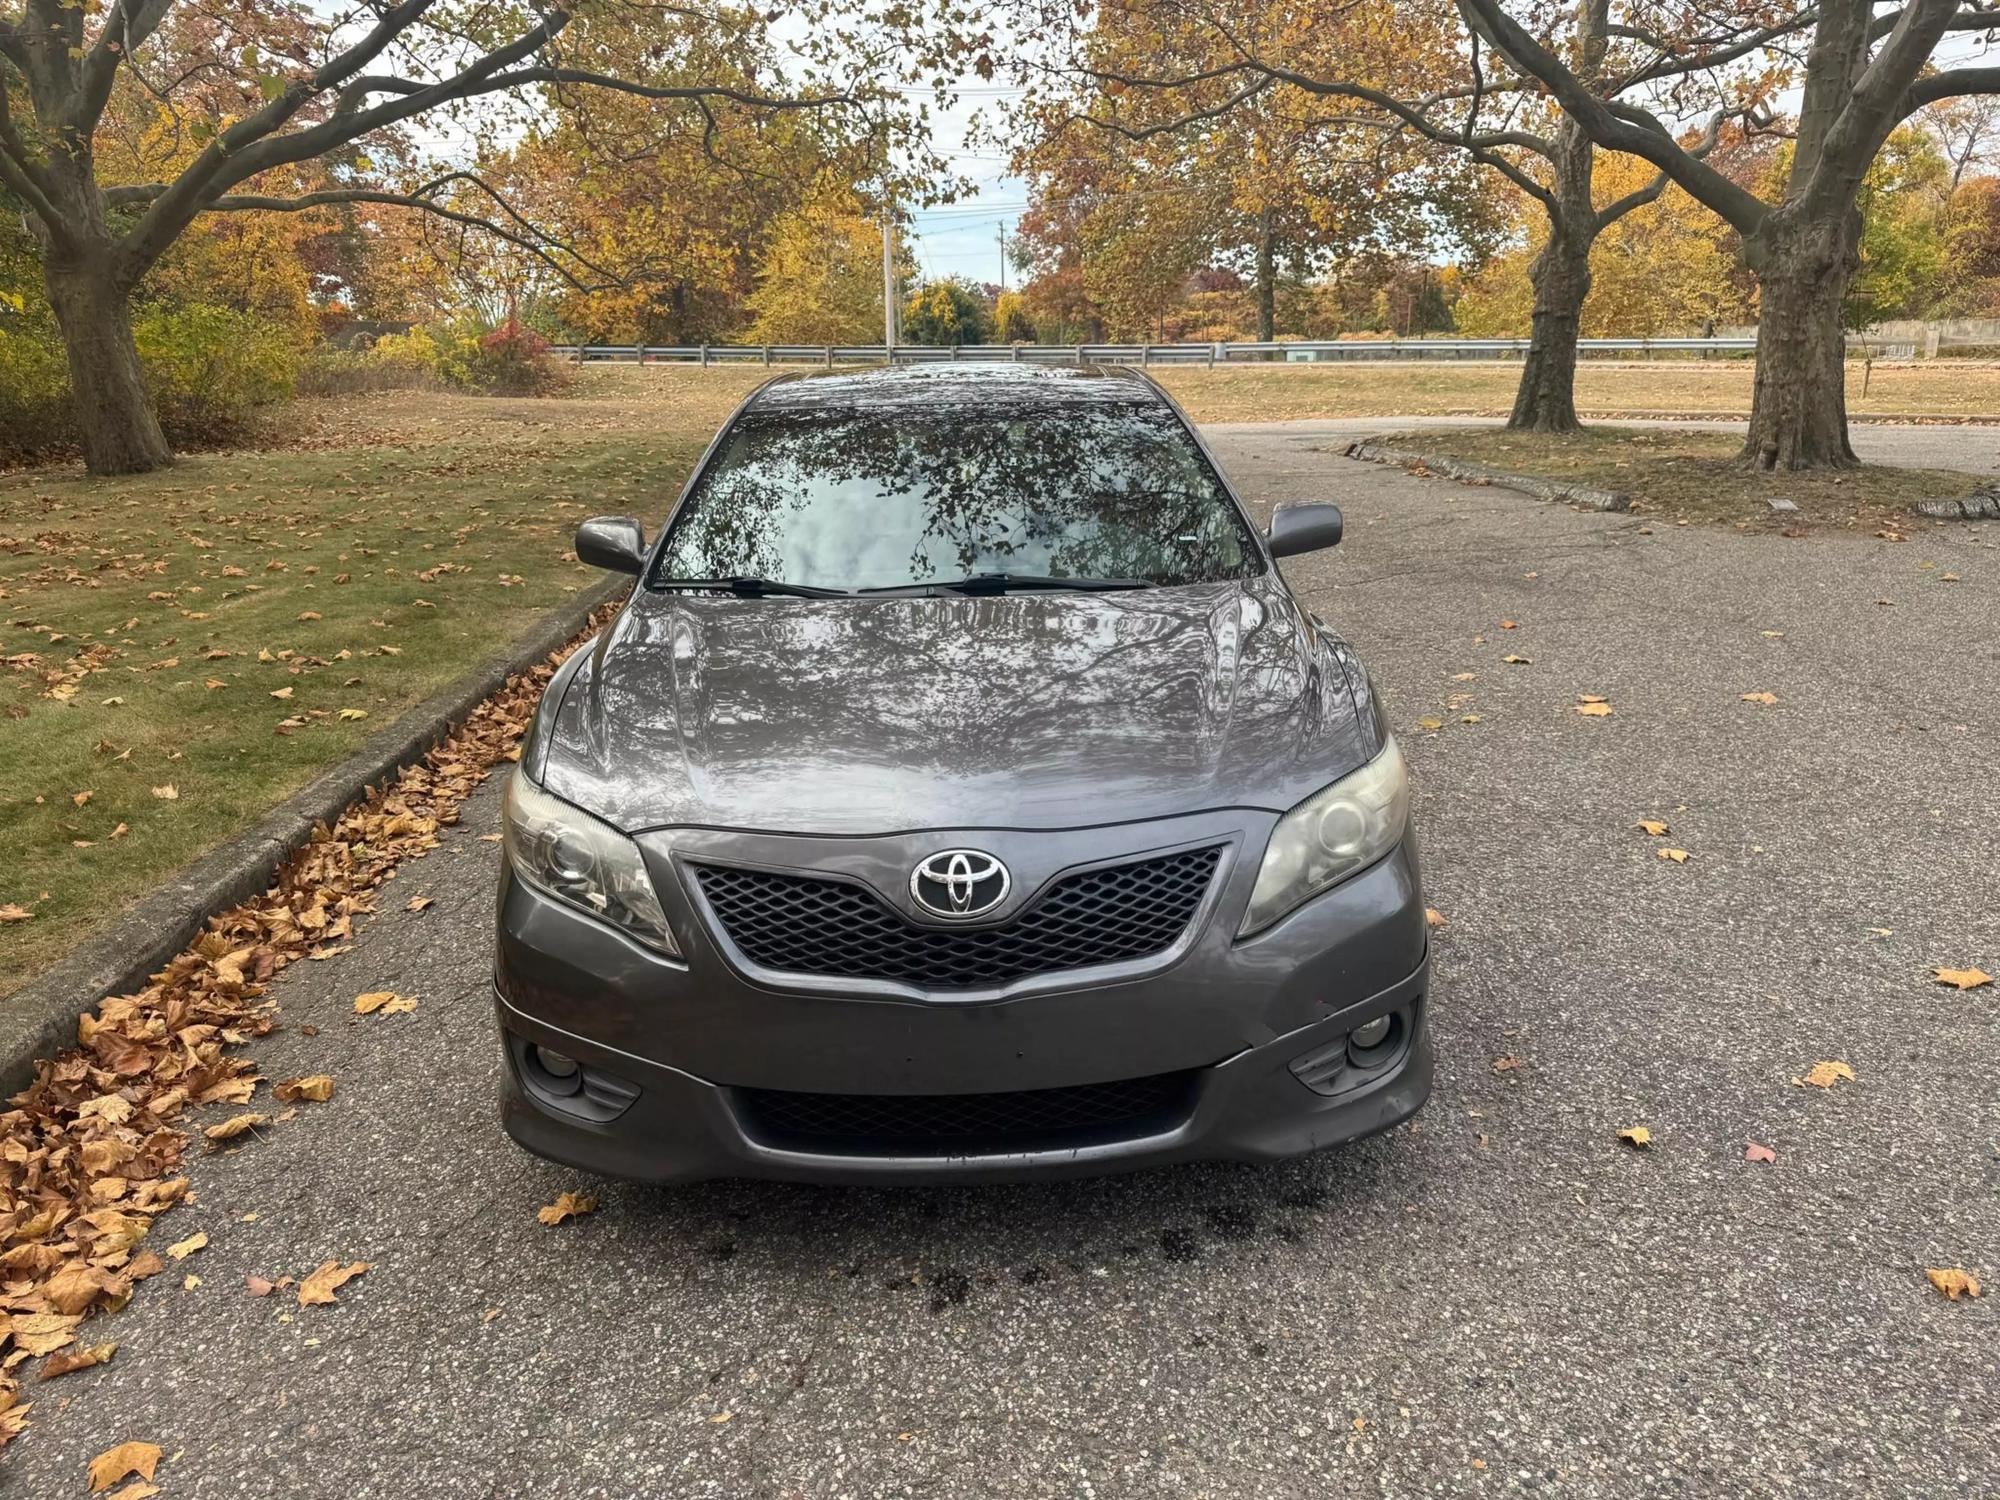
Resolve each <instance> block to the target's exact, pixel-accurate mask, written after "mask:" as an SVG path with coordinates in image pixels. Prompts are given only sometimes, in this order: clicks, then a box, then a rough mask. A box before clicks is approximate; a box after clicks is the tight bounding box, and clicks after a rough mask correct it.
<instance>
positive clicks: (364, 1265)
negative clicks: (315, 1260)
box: [299, 1260, 375, 1307]
mask: <svg viewBox="0 0 2000 1500" xmlns="http://www.w3.org/2000/svg"><path fill="white" fill-rule="evenodd" d="M374 1269H375V1267H374V1266H373V1265H372V1264H371V1263H370V1262H368V1261H365V1260H357V1261H351V1262H349V1263H348V1264H347V1265H344V1266H343V1265H342V1264H341V1263H340V1262H339V1261H337V1260H323V1261H321V1262H320V1263H319V1265H318V1266H317V1267H316V1268H315V1269H314V1270H313V1272H312V1274H310V1275H309V1276H307V1277H306V1279H305V1280H304V1281H301V1282H300V1283H299V1306H300V1307H315V1306H324V1305H325V1304H327V1303H330V1302H335V1301H338V1300H339V1299H338V1298H336V1297H335V1296H334V1295H333V1294H334V1292H335V1291H337V1290H338V1289H339V1288H341V1287H343V1286H345V1285H347V1283H348V1282H350V1281H352V1280H353V1279H354V1278H355V1277H357V1276H360V1275H362V1274H364V1273H366V1272H368V1271H372V1270H374Z"/></svg>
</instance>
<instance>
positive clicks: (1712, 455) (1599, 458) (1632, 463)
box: [1390, 427, 1989, 531]
mask: <svg viewBox="0 0 2000 1500" xmlns="http://www.w3.org/2000/svg"><path fill="white" fill-rule="evenodd" d="M1390 441H1391V442H1392V443H1393V444H1394V445H1395V446H1397V447H1404V448H1410V449H1413V450H1415V451H1418V452H1423V453H1439V454H1447V455H1449V456H1451V457H1453V458H1460V459H1465V460H1467V461H1469V462H1472V463H1477V464H1486V465H1489V466H1490V467H1492V468H1495V469H1501V470H1505V471H1506V472H1508V473H1513V474H1533V475H1537V476H1540V477H1543V478H1548V479H1564V480H1570V481H1573V482H1575V483H1579V484H1587V485H1591V486H1594V487H1596V488H1598V489H1606V490H1621V491H1623V492H1624V493H1626V494H1628V495H1631V496H1632V497H1633V498H1634V500H1635V501H1636V502H1638V507H1639V510H1640V512H1641V513H1642V514H1644V513H1646V512H1648V511H1650V512H1652V513H1654V514H1658V515H1662V516H1665V517H1667V518H1670V519H1674V520H1691V521H1709V522H1732V523H1736V524H1738V525H1743V526H1748V527H1756V528H1760V529H1774V530H1783V529H1785V528H1787V527H1797V526H1800V525H1819V526H1838V527H1845V528H1854V529H1859V528H1866V529H1868V530H1871V531H1872V530H1878V529H1881V528H1883V527H1899V526H1906V525H1909V524H1910V523H1911V522H1912V521H1913V520H1915V519H1916V518H1914V517H1912V516H1910V515H1909V514H1908V509H1909V507H1910V506H1912V505H1914V504H1916V502H1918V501H1919V500H1941V499H1946V498H1948V497H1952V496H1958V495H1967V494H1970V493H1971V492H1972V491H1973V490H1975V489H1977V488H1979V487H1980V486H1981V485H1983V484H1985V483H1988V482H1989V481H1987V480H1984V479H1982V478H1980V477H1979V476H1978V475H1974V474H1965V473H1961V472H1959V471H1958V470H1956V469H1898V468H1889V467H1886V466H1881V465H1873V464H1871V465H1866V466H1864V467H1862V468H1859V469H1847V470H1841V471H1816V472H1811V473H1805V474H1767V473H1760V472H1757V471H1755V470H1748V469H1745V468H1743V467H1741V466H1740V465H1739V463H1738V462H1737V454H1738V453H1739V452H1740V451H1741V449H1742V447H1743V439H1742V438H1741V437H1740V436H1739V435H1737V434H1734V433H1728V432H1676V431H1672V430H1667V429H1658V428H1630V427H1586V428H1585V429H1584V430H1583V431H1582V432H1576V433H1570V434H1567V435H1565V436H1562V437H1551V436H1549V435H1548V434H1546V433H1533V432H1508V431H1507V430H1505V429H1504V428H1497V427H1454V428H1437V427H1427V428H1424V429H1422V430H1421V431H1418V432H1411V433H1405V434H1402V435H1401V436H1399V437H1396V438H1393V439H1390ZM1779 498H1783V499H1786V500H1790V501H1791V502H1792V503H1793V504H1794V505H1796V506H1797V507H1798V510H1797V511H1795V512H1781V511H1774V510H1772V509H1771V506H1770V504H1769V502H1770V501H1771V500H1773V499H1779ZM1925 524H1928V523H1925Z"/></svg>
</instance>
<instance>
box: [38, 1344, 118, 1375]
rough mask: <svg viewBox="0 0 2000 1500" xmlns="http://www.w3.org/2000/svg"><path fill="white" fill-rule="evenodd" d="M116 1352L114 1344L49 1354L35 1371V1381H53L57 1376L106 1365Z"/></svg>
mask: <svg viewBox="0 0 2000 1500" xmlns="http://www.w3.org/2000/svg"><path fill="white" fill-rule="evenodd" d="M117 1352H118V1346H117V1345H116V1344H92V1345H91V1346H90V1347H89V1348H88V1349H63V1350H60V1351H58V1352H57V1353H55V1354H51V1355H50V1356H49V1357H48V1358H47V1359H46V1360H44V1361H43V1362H42V1367H41V1369H40V1370H38V1371H36V1373H35V1378H36V1379H37V1380H54V1379H55V1378H56V1377H57V1376H58V1375H73V1374H75V1373H76V1372H77V1371H78V1370H88V1369H89V1368H90V1367H91V1366H92V1365H101V1364H106V1363H108V1362H109V1361H110V1359H111V1356H112V1355H114V1354H116V1353H117Z"/></svg>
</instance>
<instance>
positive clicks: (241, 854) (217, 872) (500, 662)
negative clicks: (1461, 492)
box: [0, 577, 628, 1097]
mask: <svg viewBox="0 0 2000 1500" xmlns="http://www.w3.org/2000/svg"><path fill="white" fill-rule="evenodd" d="M627 586H628V585H627V580H625V579H623V578H618V577H611V578H607V579H605V580H604V581H603V582H601V583H598V584H594V585H592V586H591V587H590V588H587V589H585V590H584V591H583V592H582V593H580V594H578V595H577V596H576V597H575V598H574V599H572V600H570V601H569V602H568V603H567V604H563V605H561V606H559V607H558V608H556V609H553V610H551V611H549V612H548V613H547V614H545V615H543V616H542V618H541V619H540V620H538V621H537V622H536V623H535V624H534V626H533V627H532V628H530V629H529V630H528V631H527V632H526V633H525V634H523V635H521V636H518V637H517V638H515V639H514V640H512V641H510V642H508V643H507V644H506V645H505V646H503V647H502V648H501V649H500V650H498V651H496V652H495V653H494V654H493V655H492V656H491V657H489V658H488V659H487V661H486V663H485V665H483V666H481V667H480V668H479V669H478V670H476V671H474V672H471V673H468V674H467V675H466V676H464V677H461V678H460V679H459V680H458V681H456V682H454V683H452V684H451V685H450V686H449V687H446V688H443V689H441V690H440V691H438V692H436V693H434V694H432V695H431V696H430V697H429V698H427V699H425V700H424V701H423V702H422V703H419V704H417V705H416V706H415V707H414V708H412V709H410V710H409V712H407V713H405V714H403V715H402V716H401V717H400V718H398V719H397V720H396V721H395V722H394V723H392V724H390V725H388V726H387V727H386V728H384V729H383V730H382V732H381V733H379V734H377V735H375V736H373V737H372V738H371V739H369V740H368V742H367V743H366V744H364V745H363V746H362V747H361V748H360V749H359V750H357V751H355V752H354V754H352V755H350V756H348V757H347V759H346V760H343V761H341V762H340V763H339V764H338V765H335V766H330V767H328V768H327V769H326V770H324V771H322V772H320V774H319V775H317V776H315V777H314V778H313V779H312V780H311V781H309V782H307V783H306V785H305V786H303V787H301V788H300V789H299V790H298V791H297V792H294V793H293V794H292V795H291V796H290V797H288V798H287V799H286V800H285V801H283V802H281V803H279V804H278V806H276V807H274V808H273V809H271V811H270V812H269V813H268V814H266V815H265V816H264V817H263V818H261V819H260V820H259V821H258V822H257V823H256V824H255V826H253V827H251V828H248V829H246V830H244V831H243V832H242V833H240V834H238V835H237V836H236V837H235V838H233V839H231V840H229V841H228V842H227V843H225V844H223V845H222V846H221V847H220V848H217V849H212V850H210V851H209V852H208V853H207V854H205V855H203V856H202V857H201V858H200V859H198V860H196V861H195V862H194V863H193V864H191V865H188V866H186V867H185V868H183V869H181V870H179V871H177V872H176V873H175V874H174V875H173V877H172V878H171V879H170V880H168V882H167V883H166V884H165V885H163V886H161V887H160V888H159V889H158V890H156V891H154V892H153V893H152V894H151V895H150V896H147V897H146V898H145V899H143V900H142V901H140V902H139V903H138V904H137V905H135V906H134V907H132V909H131V910H130V911H128V912H126V914H125V915H124V916H123V917H121V918H120V919H119V920H118V921H116V922H114V923H113V924H112V925H111V926H109V927H107V928H105V929H104V931H102V932H100V933H98V934H97V935H96V936H95V937H93V938H91V939H90V940H89V941H87V942H86V943H84V944H83V946H82V947H80V948H78V949H77V950H76V951H75V952H74V953H71V954H70V955H69V956H68V957H67V958H64V959H63V960H61V961H60V962H59V963H57V964H56V966H55V967H54V968H52V969H50V970H49V971H48V972H47V973H46V974H44V975H42V977H41V978H39V979H37V980H34V981H33V982H32V983H30V984H28V985H26V986H25V987H23V988H22V989H19V990H17V991H15V992H14V993H13V994H11V995H9V996H7V997H6V998H5V999H0V1097H4V1096H6V1095H11V1094H13V1093H14V1092H15V1091H17V1090H19V1089H21V1088H25V1087H26V1086H27V1084H28V1083H29V1081H30V1080H31V1079H32V1078H33V1076H34V1067H35V1061H36V1059H37V1058H43V1057H53V1056H54V1055H55V1054H56V1053H58V1052H60V1051H62V1050H63V1049H64V1048H67V1047H73V1046H75V1045H76V1018H77V1017H78V1016H79V1015H81V1014H82V1013H83V1012H84V1011H86V1010H88V1009H90V1007H91V1006H93V1005H95V1004H96V1003H97V1002H98V1001H99V1000H101V999H102V998H103V997H105V996H106V995H122V994H128V993H130V992H132V991H134V990H138V989H142V988H144V987H145V985H146V982H147V981H148V980H149V979H150V978H151V976H152V975H153V974H154V973H155V972H157V971H158V970H159V969H161V968H163V967H165V965H166V963H167V961H168V960H169V959H171V958H172V957H173V956H174V955H175V954H176V953H179V952H180V951H181V949H183V948H185V947H186V946H187V945H188V942H189V941H190V940H191V939H192V938H193V937H194V936H195V934H196V933H198V932H200V931H201V927H202V924H203V923H204V922H206V921H207V920H208V918H209V916H210V915H211V914H213V913H215V912H218V911H226V910H227V909H228V908H229V907H231V906H234V905H236V904H237V903H238V902H240V901H244V900H246V899H248V898H249V897H251V896H254V895H256V894H257V893H258V892H259V891H262V890H263V889H265V887H266V886H267V885H268V884H269V883H270V879H271V876H272V874H273V873H274V872H275V871H276V870H277V868H278V866H279V865H280V864H282V863H283V862H284V860H285V858H286V857H287V856H288V855H289V854H290V853H291V852H292V851H293V850H294V849H296V848H298V847H299V846H300V845H301V844H303V843H304V842H305V841H306V839H308V838H309V837H311V835H312V831H313V828H314V827H315V825H317V824H320V823H326V822H331V821H332V820H333V819H334V818H335V817H337V816H338V815H339V814H340V812H341V810H342V809H343V808H345V807H346V806H347V805H348V804H349V803H350V802H353V801H354V800H355V799H356V798H357V797H359V796H361V795H362V793H363V792H364V791H366V789H367V788H368V787H369V786H370V785H371V784H373V783H375V782H378V781H380V780H381V779H382V778H383V777H385V776H387V775H389V774H390V773H392V772H394V771H397V770H400V769H401V768H402V767H404V766H406V765H409V764H410V763H412V762H413V761H416V760H418V759H420V758H421V757H422V756H423V754H424V753H425V752H426V751H427V750H429V749H430V748H431V747H432V746H433V745H436V744H437V743H438V742H439V741H441V740H443V739H444V738H445V737H446V735H448V734H449V733H450V732H451V730H452V729H453V728H455V727H456V726H457V725H459V724H462V723H463V722H464V721H465V718H466V716H467V715H468V714H470V713H471V712H472V710H473V709H475V708H477V707H478V706H479V705H480V704H481V703H482V702H484V701H485V700H486V699H487V698H489V697H491V696H492V695H493V694H494V693H495V692H497V691H498V690H499V689H500V688H501V686H502V685H504V684H505V683H506V681H507V679H508V678H509V677H512V676H513V675H514V674H515V673H517V672H520V671H523V670H525V669H526V668H528V667H531V666H533V665H534V664H535V663H536V662H538V661H540V660H541V659H542V658H543V657H545V656H547V655H548V654H549V653H550V652H552V651H554V650H555V649H556V648H557V647H559V646H561V645H562V644H563V643H564V642H565V641H567V640H569V639H570V637H572V636H574V635H575V634H576V633H577V632H578V631H580V630H581V629H583V627H584V625H585V623H586V622H587V621H588V620H589V618H590V615H591V613H592V612H593V611H594V610H596V609H597V608H598V607H599V606H600V605H602V604H605V603H608V602H609V601H611V600H613V599H615V598H617V597H618V596H619V595H620V594H622V593H623V592H624V591H625V589H626V587H627Z"/></svg>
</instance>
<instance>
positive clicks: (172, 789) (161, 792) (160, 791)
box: [153, 781, 181, 802]
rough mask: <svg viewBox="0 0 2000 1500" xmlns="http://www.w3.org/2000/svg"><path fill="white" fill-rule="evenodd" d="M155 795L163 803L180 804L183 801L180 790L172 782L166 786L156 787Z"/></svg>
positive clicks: (154, 789)
mask: <svg viewBox="0 0 2000 1500" xmlns="http://www.w3.org/2000/svg"><path fill="white" fill-rule="evenodd" d="M153 795H154V796H155V797H158V798H159V799H160V800H161V801H162V802H178V801H180V800H181V793H180V788H179V787H177V786H175V785H174V784H173V783H172V782H171V781H170V782H168V783H167V784H166V785H165V786H156V787H154V788H153Z"/></svg>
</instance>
